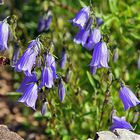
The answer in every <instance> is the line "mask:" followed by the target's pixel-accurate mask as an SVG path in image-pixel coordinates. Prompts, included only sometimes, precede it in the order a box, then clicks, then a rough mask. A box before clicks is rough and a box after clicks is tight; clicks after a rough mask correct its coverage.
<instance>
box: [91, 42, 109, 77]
mask: <svg viewBox="0 0 140 140" xmlns="http://www.w3.org/2000/svg"><path fill="white" fill-rule="evenodd" d="M90 67H91V68H92V71H93V73H94V74H95V73H96V70H97V68H102V67H104V68H109V66H108V49H107V46H106V43H105V42H99V43H97V44H96V45H95V47H94V51H93V55H92V60H91V62H90Z"/></svg>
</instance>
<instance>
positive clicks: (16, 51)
mask: <svg viewBox="0 0 140 140" xmlns="http://www.w3.org/2000/svg"><path fill="white" fill-rule="evenodd" d="M19 53H20V47H19V45H18V44H17V43H16V44H15V46H14V48H13V56H12V67H15V64H16V63H17V61H18V57H19Z"/></svg>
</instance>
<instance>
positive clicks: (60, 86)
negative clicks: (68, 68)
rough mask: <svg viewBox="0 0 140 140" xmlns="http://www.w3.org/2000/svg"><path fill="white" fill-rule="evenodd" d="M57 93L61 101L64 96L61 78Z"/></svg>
mask: <svg viewBox="0 0 140 140" xmlns="http://www.w3.org/2000/svg"><path fill="white" fill-rule="evenodd" d="M58 95H59V99H60V101H61V102H62V101H63V100H64V98H65V87H64V82H63V80H62V79H60V80H59V83H58Z"/></svg>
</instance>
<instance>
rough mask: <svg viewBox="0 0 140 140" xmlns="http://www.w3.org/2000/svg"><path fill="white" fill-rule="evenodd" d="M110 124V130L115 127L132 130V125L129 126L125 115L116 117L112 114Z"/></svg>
mask: <svg viewBox="0 0 140 140" xmlns="http://www.w3.org/2000/svg"><path fill="white" fill-rule="evenodd" d="M112 123H113V124H112V126H111V127H110V131H114V130H115V129H127V130H133V127H132V126H131V124H130V123H128V122H127V121H126V120H125V117H121V118H119V117H117V116H113V117H112Z"/></svg>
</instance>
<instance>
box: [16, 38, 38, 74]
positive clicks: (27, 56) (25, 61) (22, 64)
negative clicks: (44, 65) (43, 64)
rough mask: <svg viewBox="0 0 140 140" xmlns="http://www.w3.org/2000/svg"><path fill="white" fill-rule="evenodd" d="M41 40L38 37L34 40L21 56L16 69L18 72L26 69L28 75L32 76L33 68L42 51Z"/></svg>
mask: <svg viewBox="0 0 140 140" xmlns="http://www.w3.org/2000/svg"><path fill="white" fill-rule="evenodd" d="M40 44H41V43H40V41H39V40H38V39H36V40H32V41H31V43H30V44H29V46H28V48H27V49H26V50H25V52H24V54H23V55H22V56H21V57H20V59H19V60H18V62H17V64H16V65H15V69H16V70H17V71H18V72H21V71H24V73H25V74H26V75H27V76H31V75H32V74H31V70H32V68H33V65H35V62H36V57H37V56H38V54H39V52H40Z"/></svg>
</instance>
